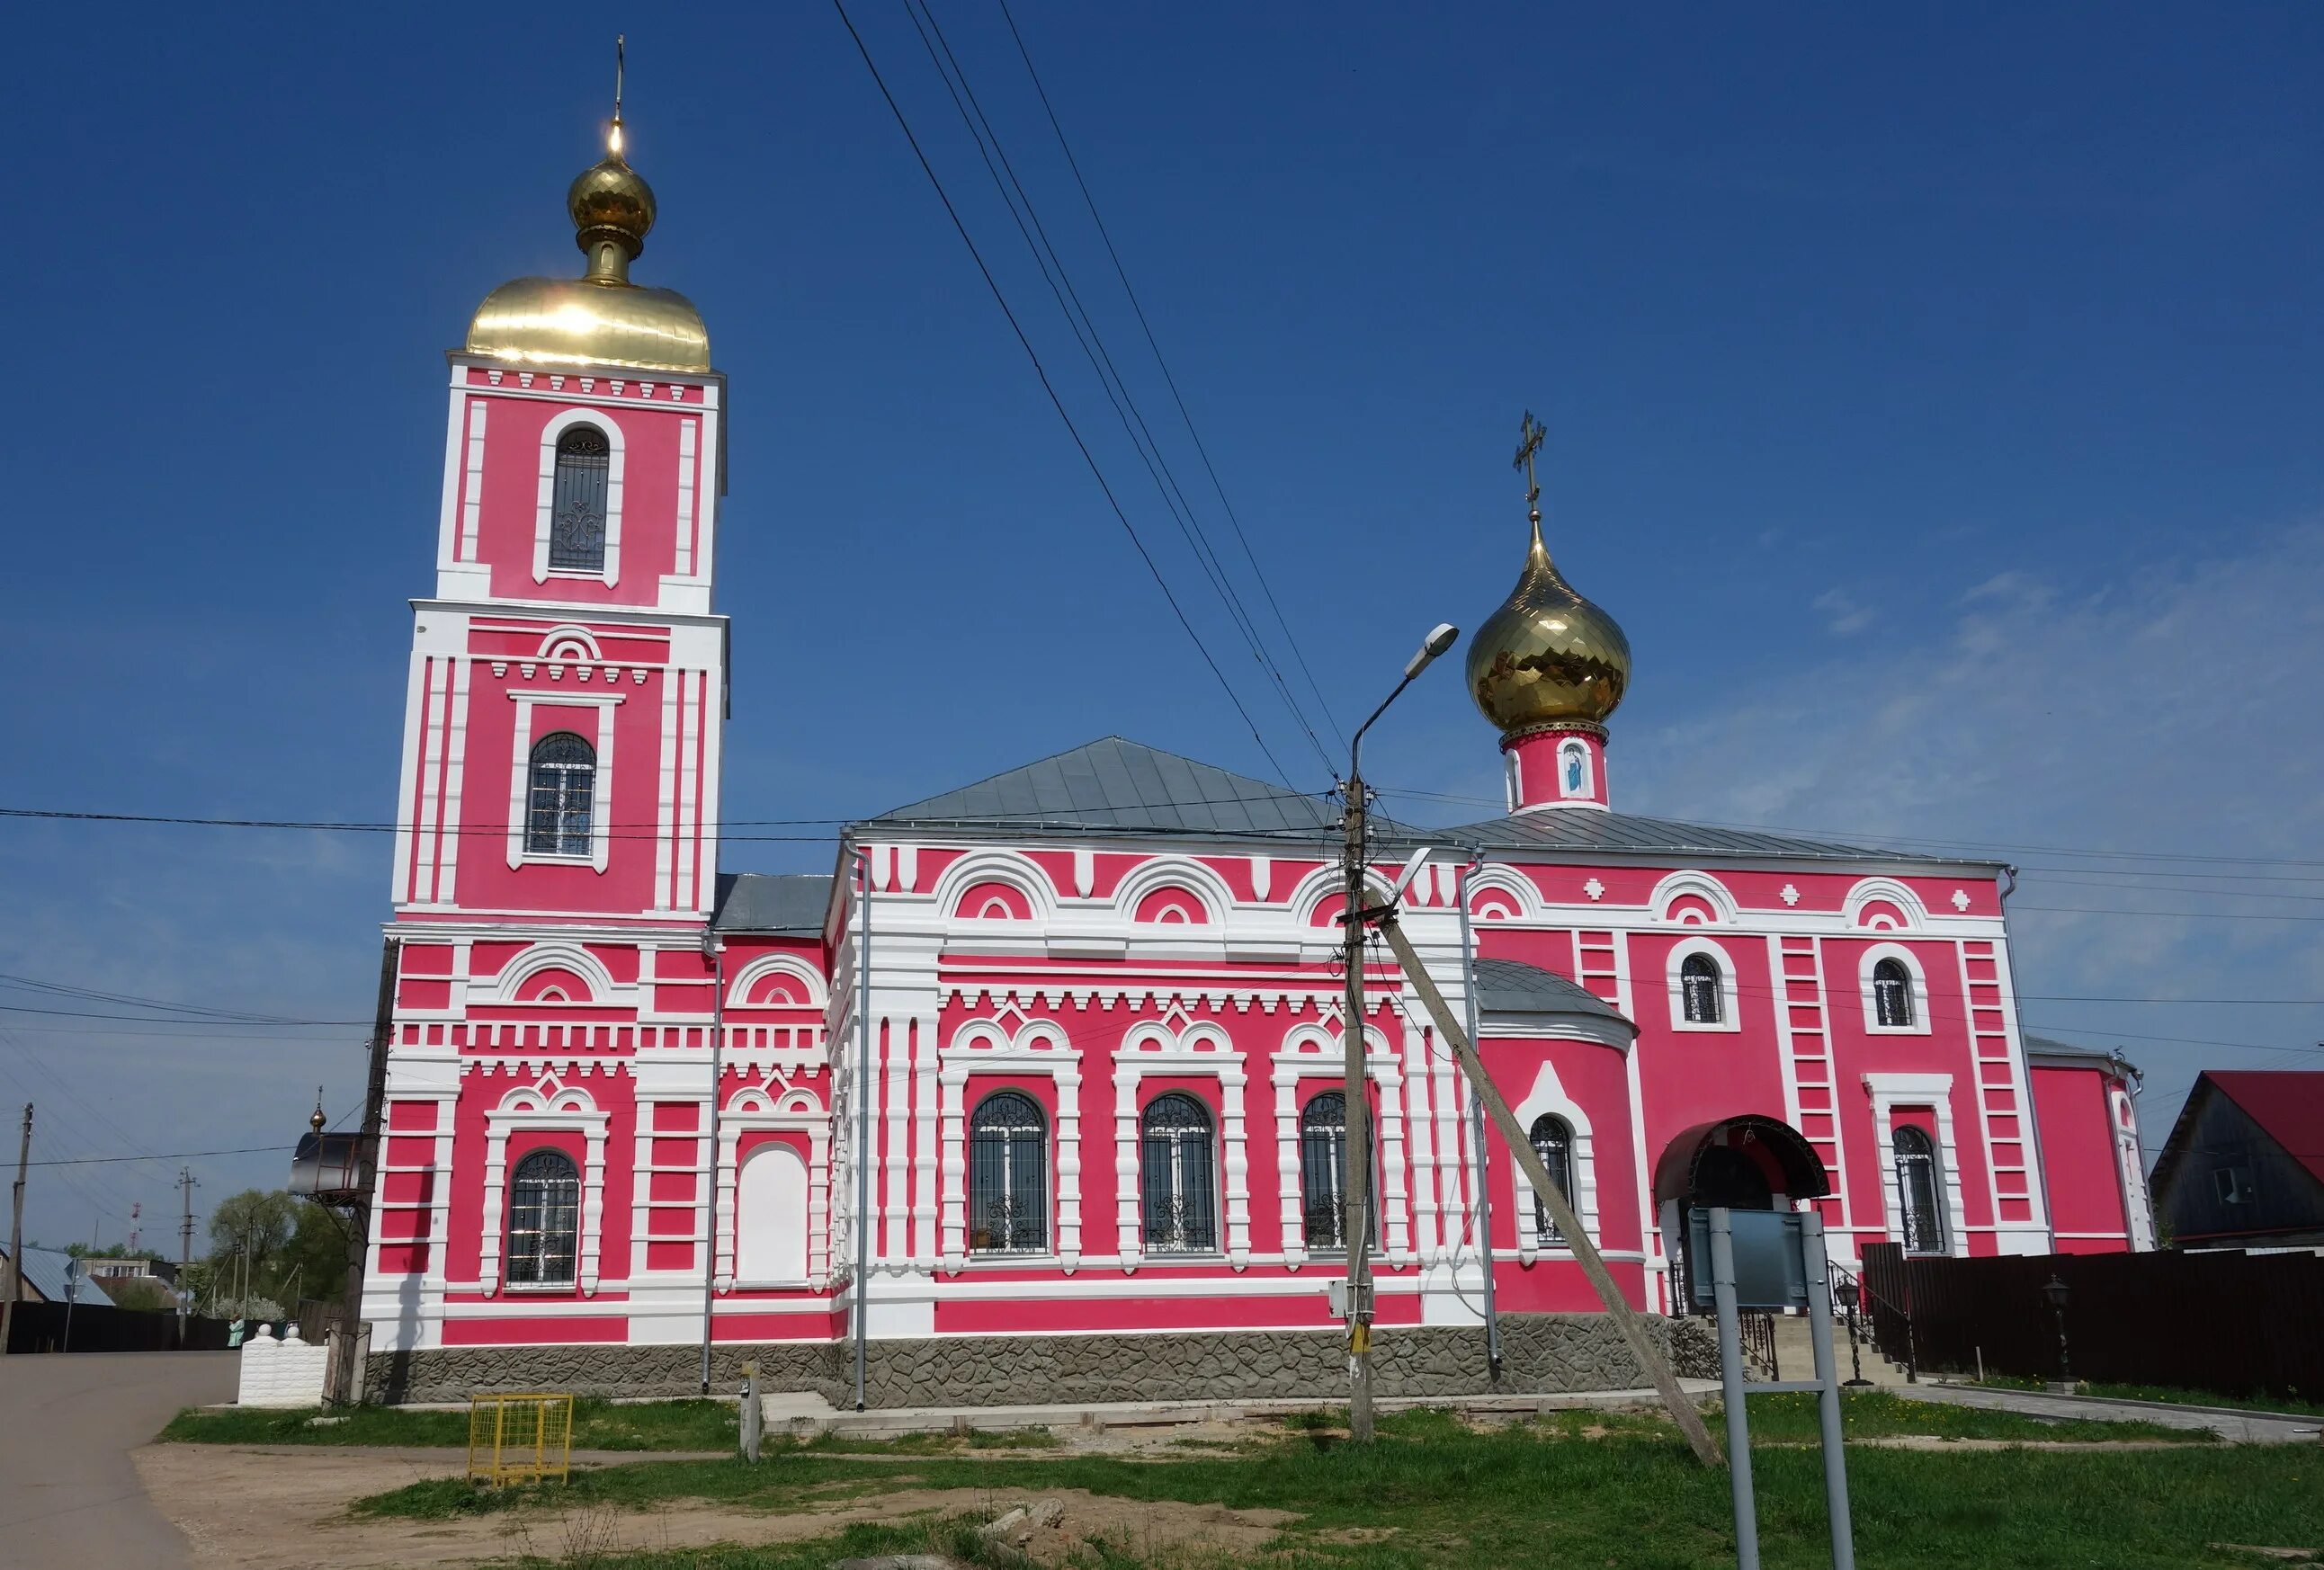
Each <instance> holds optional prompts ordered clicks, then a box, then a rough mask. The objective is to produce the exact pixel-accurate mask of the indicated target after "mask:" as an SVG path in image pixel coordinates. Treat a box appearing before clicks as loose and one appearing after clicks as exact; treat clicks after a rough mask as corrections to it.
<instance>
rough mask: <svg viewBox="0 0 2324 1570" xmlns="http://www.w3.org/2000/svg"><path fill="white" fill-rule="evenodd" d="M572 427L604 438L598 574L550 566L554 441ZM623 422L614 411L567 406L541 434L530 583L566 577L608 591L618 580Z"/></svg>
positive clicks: (554, 501) (554, 492)
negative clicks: (602, 551)
mask: <svg viewBox="0 0 2324 1570" xmlns="http://www.w3.org/2000/svg"><path fill="white" fill-rule="evenodd" d="M575 426H588V427H591V428H593V429H595V430H596V431H598V432H600V433H602V434H603V435H604V438H605V565H604V570H603V571H602V572H595V573H579V572H574V571H571V570H569V569H566V568H555V569H552V568H551V567H550V566H549V529H550V528H551V527H552V514H554V512H555V511H556V508H557V443H558V438H559V437H561V436H564V435H565V433H566V432H567V431H569V430H571V429H572V428H573V427H575ZM622 446H623V444H622V426H621V422H620V421H619V420H616V419H614V418H613V411H612V410H610V409H567V410H566V411H565V412H564V413H563V414H560V415H558V417H557V418H554V419H552V420H550V421H549V424H548V425H546V426H545V427H542V428H541V433H540V492H539V500H538V501H537V502H536V503H535V506H534V509H533V521H532V581H533V582H534V583H547V582H549V579H551V578H570V579H574V580H576V581H578V582H582V583H603V584H604V585H605V587H607V588H608V589H610V588H612V587H613V585H614V584H615V583H619V582H621V578H622Z"/></svg>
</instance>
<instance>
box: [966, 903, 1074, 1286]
mask: <svg viewBox="0 0 2324 1570" xmlns="http://www.w3.org/2000/svg"><path fill="white" fill-rule="evenodd" d="M953 897H954V898H955V899H957V898H958V895H957V894H955V895H954V896H953ZM972 1075H999V1076H1002V1077H1015V1078H1019V1079H1035V1078H1039V1077H1042V1076H1047V1078H1048V1079H1050V1080H1051V1081H1053V1082H1054V1084H1055V1086H1056V1112H1055V1113H1054V1114H1053V1115H1052V1116H1051V1120H1050V1130H1049V1138H1050V1141H1051V1143H1050V1146H1049V1152H1050V1154H1049V1173H1050V1178H1051V1183H1050V1194H1051V1196H1052V1201H1053V1203H1054V1204H1055V1205H1056V1216H1055V1217H1053V1218H1052V1222H1051V1237H1052V1246H1053V1247H1054V1249H1055V1252H1054V1253H1046V1254H1041V1253H1010V1254H993V1255H990V1256H987V1255H975V1256H972V1255H971V1254H970V1253H969V1249H968V1112H969V1109H968V1107H967V1106H966V1099H967V1096H966V1093H967V1088H968V1081H969V1079H970V1077H971V1076H972ZM936 1084H937V1093H938V1096H939V1097H940V1102H939V1106H938V1116H937V1150H938V1157H937V1165H938V1176H939V1179H940V1181H939V1184H938V1193H939V1199H938V1204H937V1215H938V1221H937V1228H938V1231H937V1235H938V1238H939V1240H940V1243H939V1246H940V1247H941V1249H942V1251H943V1257H944V1269H945V1274H947V1275H957V1274H959V1273H960V1272H961V1271H962V1270H963V1269H964V1268H965V1267H966V1266H967V1265H968V1263H969V1262H970V1260H971V1258H972V1257H974V1258H976V1259H977V1260H979V1261H983V1260H985V1259H988V1258H989V1259H990V1260H991V1261H992V1262H995V1263H997V1264H999V1265H1001V1266H1004V1267H1007V1268H1009V1269H1012V1270H1022V1269H1025V1268H1027V1267H1028V1266H1029V1267H1034V1268H1038V1267H1040V1266H1042V1265H1055V1266H1056V1267H1057V1268H1059V1269H1061V1270H1063V1271H1064V1272H1065V1273H1066V1274H1067V1275H1071V1274H1073V1273H1074V1272H1075V1271H1076V1270H1079V1269H1080V1268H1081V1262H1082V1114H1081V1091H1082V1067H1081V1053H1080V1052H1078V1051H1075V1050H1074V1048H1073V1047H1072V1046H1071V1045H1069V1044H1068V1042H1067V1040H1066V1037H1065V1031H1064V1030H1063V1028H1062V1027H1060V1026H1058V1025H1057V1024H1055V1023H1054V1022H1051V1021H1048V1020H1034V1021H1030V1022H1028V1023H1027V1024H1024V1025H1022V1026H1020V1027H1019V1030H1018V1032H1017V1033H1016V1034H1015V1036H1013V1037H1007V1036H1003V1035H1002V1033H1001V1027H1000V1026H999V1025H997V1024H994V1023H993V1022H992V1021H991V1020H973V1021H971V1022H970V1023H969V1024H964V1025H963V1026H961V1027H960V1029H959V1031H958V1032H956V1033H954V1036H953V1039H952V1044H951V1045H950V1046H947V1047H945V1048H944V1049H942V1050H941V1051H938V1052H937V1054H936ZM988 1094H989V1092H988ZM978 1099H979V1100H980V1101H982V1099H983V1097H982V1096H979V1097H978Z"/></svg>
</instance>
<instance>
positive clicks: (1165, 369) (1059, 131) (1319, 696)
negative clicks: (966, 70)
mask: <svg viewBox="0 0 2324 1570" xmlns="http://www.w3.org/2000/svg"><path fill="white" fill-rule="evenodd" d="M923 3H924V4H925V0H923ZM933 20H934V19H933V17H931V21H933ZM1001 20H1002V21H1004V22H1006V23H1008V24H1009V36H1010V38H1011V39H1014V40H1015V41H1016V43H1017V54H1018V57H1019V59H1021V60H1024V62H1025V74H1026V76H1027V77H1028V78H1030V79H1031V80H1032V83H1033V91H1034V92H1035V94H1037V96H1039V98H1040V100H1041V109H1042V112H1043V113H1044V114H1046V115H1047V116H1048V118H1049V129H1050V130H1051V131H1053V132H1055V133H1056V137H1057V147H1058V150H1059V151H1062V152H1063V153H1064V154H1065V166H1066V167H1067V168H1068V169H1070V170H1073V174H1074V185H1076V186H1078V187H1079V188H1081V193H1082V201H1083V203H1084V205H1085V206H1087V207H1088V208H1089V215H1090V221H1091V222H1092V223H1093V224H1094V225H1096V226H1097V232H1098V237H1099V238H1100V239H1101V240H1102V241H1104V243H1105V253H1106V255H1107V256H1108V257H1109V258H1111V260H1112V262H1113V271H1114V276H1115V277H1117V278H1119V279H1120V280H1121V292H1122V293H1123V294H1124V295H1125V296H1127V297H1128V298H1129V300H1130V310H1131V311H1132V312H1134V313H1135V314H1136V316H1137V317H1138V326H1139V329H1140V330H1141V331H1143V332H1144V333H1145V335H1146V346H1147V347H1148V349H1150V350H1152V351H1153V352H1154V363H1155V364H1156V365H1157V367H1159V368H1160V370H1161V372H1162V381H1163V383H1164V385H1166V386H1167V387H1168V388H1169V389H1170V397H1171V399H1172V401H1174V402H1175V403H1176V405H1177V406H1178V418H1180V419H1181V420H1183V421H1184V422H1185V427H1186V435H1187V436H1189V437H1191V438H1192V439H1193V441H1194V451H1195V452H1196V453H1197V454H1200V455H1201V457H1202V460H1203V469H1204V470H1205V471H1206V472H1207V473H1209V475H1210V477H1211V488H1212V489H1213V491H1217V492H1218V497H1219V506H1220V507H1221V508H1222V510H1224V511H1225V513H1226V515H1227V521H1228V522H1229V523H1231V524H1232V525H1233V526H1234V532H1235V538H1236V539H1237V540H1239V541H1240V542H1241V544H1242V554H1243V559H1244V560H1245V561H1247V562H1249V563H1250V572H1251V576H1252V577H1254V578H1256V579H1258V580H1259V592H1261V593H1263V594H1265V595H1266V596H1267V604H1268V610H1270V611H1273V612H1274V613H1275V625H1276V626H1277V628H1279V629H1282V632H1283V640H1284V642H1285V643H1286V644H1287V645H1289V646H1290V648H1291V657H1292V658H1293V659H1295V660H1296V661H1297V662H1298V664H1299V674H1300V675H1303V676H1305V677H1306V678H1307V690H1308V691H1309V692H1311V693H1314V694H1315V702H1316V704H1317V706H1318V707H1320V708H1321V709H1322V710H1323V722H1324V723H1325V724H1326V725H1328V726H1330V727H1331V730H1332V735H1333V739H1335V740H1337V741H1338V742H1339V743H1340V745H1341V746H1342V747H1345V746H1346V745H1347V738H1346V736H1345V735H1343V734H1342V732H1341V730H1340V722H1339V720H1338V719H1337V718H1336V717H1335V716H1334V715H1333V712H1332V704H1331V701H1330V700H1329V699H1328V698H1326V697H1324V695H1323V687H1322V686H1321V685H1319V684H1317V683H1316V680H1315V673H1314V671H1312V670H1310V669H1308V668H1307V656H1306V654H1305V652H1304V651H1303V650H1302V649H1301V647H1300V645H1299V639H1298V638H1296V637H1294V636H1293V635H1292V631H1291V626H1290V623H1289V622H1287V621H1286V620H1284V616H1283V607H1282V605H1281V604H1279V603H1278V602H1277V600H1276V598H1275V590H1274V587H1273V585H1271V584H1270V583H1268V578H1267V574H1266V572H1265V570H1264V569H1262V568H1261V567H1260V566H1259V558H1258V556H1257V555H1254V554H1253V553H1252V551H1251V548H1250V536H1249V535H1247V534H1245V533H1244V532H1243V527H1242V519H1240V517H1239V516H1237V514H1236V512H1235V510H1234V503H1233V502H1231V501H1230V500H1227V490H1226V486H1225V485H1224V484H1223V483H1222V482H1221V481H1220V479H1219V471H1218V468H1217V466H1216V465H1215V464H1213V463H1212V462H1211V453H1210V448H1209V447H1208V446H1207V445H1204V444H1203V434H1202V432H1200V431H1199V430H1197V429H1195V428H1194V416H1193V415H1192V414H1191V413H1189V412H1188V411H1187V409H1186V399H1185V396H1184V395H1182V394H1181V393H1180V392H1179V390H1178V379H1177V378H1176V377H1175V376H1173V375H1171V373H1170V363H1169V362H1168V361H1167V360H1166V359H1164V358H1163V356H1162V345H1161V344H1159V343H1157V341H1156V340H1155V336H1154V327H1153V324H1152V323H1150V322H1148V320H1147V317H1146V308H1145V307H1144V306H1143V305H1142V304H1140V303H1139V298H1138V291H1137V290H1136V289H1133V288H1131V287H1130V272H1129V270H1128V269H1127V268H1125V267H1124V266H1123V265H1122V262H1121V253H1120V252H1119V251H1117V250H1115V249H1114V244H1113V235H1112V234H1111V232H1110V231H1109V230H1108V229H1107V228H1106V226H1105V219H1104V218H1102V216H1099V214H1098V210H1097V198H1096V197H1093V196H1092V195H1091V194H1090V188H1089V181H1088V180H1086V179H1084V178H1083V177H1082V166H1081V161H1080V160H1078V159H1076V158H1075V157H1074V150H1073V144H1072V143H1071V142H1068V141H1067V140H1066V139H1065V126H1064V125H1063V124H1060V123H1059V122H1058V120H1057V111H1056V106H1054V105H1052V104H1051V103H1050V102H1049V90H1048V89H1047V87H1043V86H1042V85H1041V73H1040V72H1039V71H1037V70H1036V69H1033V56H1032V54H1031V52H1030V51H1029V50H1027V49H1026V47H1025V37H1024V34H1022V33H1021V32H1018V31H1017V18H1016V17H1015V16H1014V15H1012V14H1010V10H1009V0H1001Z"/></svg>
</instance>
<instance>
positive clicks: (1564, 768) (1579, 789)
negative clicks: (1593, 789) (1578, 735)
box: [1557, 741, 1590, 796]
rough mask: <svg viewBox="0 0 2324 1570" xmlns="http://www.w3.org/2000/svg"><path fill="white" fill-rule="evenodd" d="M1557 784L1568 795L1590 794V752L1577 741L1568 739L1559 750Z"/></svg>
mask: <svg viewBox="0 0 2324 1570" xmlns="http://www.w3.org/2000/svg"><path fill="white" fill-rule="evenodd" d="M1557 785H1558V789H1559V790H1560V791H1562V792H1563V794H1566V795H1569V796H1586V795H1588V794H1590V754H1589V751H1588V750H1587V749H1586V748H1583V747H1582V743H1580V742H1579V741H1569V742H1567V743H1566V744H1565V746H1564V747H1563V748H1562V749H1561V750H1560V751H1559V753H1558V755H1557Z"/></svg>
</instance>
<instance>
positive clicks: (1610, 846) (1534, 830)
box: [1439, 807, 1996, 866]
mask: <svg viewBox="0 0 2324 1570" xmlns="http://www.w3.org/2000/svg"><path fill="white" fill-rule="evenodd" d="M1439 833H1440V834H1441V835H1442V836H1443V838H1445V839H1449V840H1459V841H1461V842H1462V843H1464V844H1471V845H1480V846H1482V847H1483V848H1484V849H1488V850H1612V851H1644V852H1649V853H1653V854H1658V855H1674V854H1675V855H1688V854H1692V855H1712V856H1768V857H1778V858H1804V859H1814V858H1838V859H1844V860H1849V861H1923V862H1924V861H1957V860H1960V858H1957V857H1943V856H1930V855H1927V854H1924V853H1923V852H1920V851H1905V850H1875V849H1868V848H1867V847H1865V846H1862V845H1846V844H1841V843H1840V842H1838V841H1836V840H1806V839H1802V838H1800V837H1798V836H1796V835H1792V834H1772V833H1769V832H1767V831H1765V830H1761V829H1722V828H1714V827H1712V826H1711V825H1709V824H1705V823H1682V822H1674V821H1673V820H1671V819H1668V818H1640V817H1634V816H1632V815H1631V814H1630V813H1601V812H1594V811H1591V810H1588V809H1585V808H1574V807H1562V808H1554V809H1550V810H1545V811H1541V812H1533V813H1517V814H1515V815H1513V816H1510V817H1506V818H1489V819H1487V820H1486V821H1485V822H1481V823H1466V824H1463V825H1462V826H1461V827H1460V828H1457V829H1444V830H1440V831H1439ZM1972 865H1977V866H1989V865H1996V864H1994V863H1987V862H1978V863H1973V864H1972Z"/></svg>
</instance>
